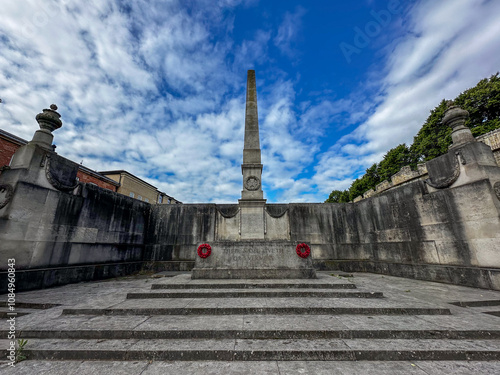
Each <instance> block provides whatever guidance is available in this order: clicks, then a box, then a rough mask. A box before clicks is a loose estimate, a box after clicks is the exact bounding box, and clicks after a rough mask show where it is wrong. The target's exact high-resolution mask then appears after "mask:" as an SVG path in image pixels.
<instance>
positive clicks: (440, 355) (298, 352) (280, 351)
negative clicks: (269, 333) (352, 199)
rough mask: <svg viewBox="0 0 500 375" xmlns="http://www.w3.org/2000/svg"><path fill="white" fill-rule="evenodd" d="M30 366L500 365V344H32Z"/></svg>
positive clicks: (349, 341)
mask: <svg viewBox="0 0 500 375" xmlns="http://www.w3.org/2000/svg"><path fill="white" fill-rule="evenodd" d="M24 353H25V355H26V356H27V357H28V359H34V360H44V359H50V360H108V361H109V360H114V361H137V360H150V361H159V360H162V361H207V360H211V361H259V360H266V361H269V360H273V361H297V360H309V361H402V360H404V361H407V360H434V361H436V360H460V361H462V360H463V361H470V360H476V361H489V360H500V340H487V341H485V340H476V341H471V340H426V339H423V340H395V339H390V340H377V339H371V340H366V339H346V340H342V339H330V340H293V341H290V340H247V339H236V340H234V339H223V340H214V339H209V340H203V339H202V340H195V339H185V340H164V339H161V340H71V339H65V340H36V339H32V340H29V341H28V344H27V346H26V348H25V351H24Z"/></svg>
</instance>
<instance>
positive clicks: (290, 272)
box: [192, 240, 316, 279]
mask: <svg viewBox="0 0 500 375" xmlns="http://www.w3.org/2000/svg"><path fill="white" fill-rule="evenodd" d="M211 247H212V250H211V255H210V256H209V257H208V258H201V257H199V256H197V257H196V261H195V267H194V268H193V271H192V278H193V279H300V278H306V279H310V278H316V273H315V271H314V268H313V264H312V260H311V257H310V256H309V257H307V258H301V257H299V256H298V255H297V253H296V250H295V248H296V244H295V243H293V242H289V241H252V240H251V241H231V242H230V241H225V242H221V241H219V242H214V243H213V244H212V246H211Z"/></svg>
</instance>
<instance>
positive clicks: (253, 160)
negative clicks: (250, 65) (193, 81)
mask: <svg viewBox="0 0 500 375" xmlns="http://www.w3.org/2000/svg"><path fill="white" fill-rule="evenodd" d="M241 173H242V175H243V190H242V191H241V199H240V200H239V205H240V236H241V239H242V240H250V239H261V240H263V239H264V236H265V233H264V232H265V231H264V206H265V204H266V200H265V199H264V193H263V191H262V164H261V155H260V140H259V119H258V112H257V87H256V82H255V70H249V71H248V73H247V98H246V111H245V145H244V148H243V164H242V165H241Z"/></svg>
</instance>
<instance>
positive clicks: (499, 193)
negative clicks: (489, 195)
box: [493, 181, 500, 199]
mask: <svg viewBox="0 0 500 375" xmlns="http://www.w3.org/2000/svg"><path fill="white" fill-rule="evenodd" d="M493 189H495V194H496V195H497V198H498V199H500V181H498V182H496V183H495V185H493Z"/></svg>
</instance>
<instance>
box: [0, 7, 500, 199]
mask: <svg viewBox="0 0 500 375" xmlns="http://www.w3.org/2000/svg"><path fill="white" fill-rule="evenodd" d="M499 15H500V2H498V1H494V0H489V1H487V0H440V1H431V0H421V1H404V0H400V1H398V0H392V1H381V0H364V1H363V0H360V1H351V2H347V1H334V0H329V1H308V2H305V1H290V0H288V1H274V0H273V1H259V0H221V1H212V0H189V1H187V0H165V1H160V0H158V1H146V0H134V1H132V0H130V1H124V0H120V1H119V0H87V1H80V0H31V1H30V0H17V1H5V2H3V4H2V21H3V22H2V23H0V43H1V49H0V98H2V103H1V104H0V128H2V129H4V130H6V131H8V132H11V133H14V134H16V135H18V136H21V137H23V138H26V139H31V137H32V135H33V133H34V131H35V130H36V129H37V124H36V122H35V120H34V116H35V115H36V114H37V113H38V112H40V110H41V109H42V108H47V107H48V106H49V105H50V104H51V103H56V104H57V105H58V106H59V112H60V113H61V115H62V120H63V123H64V125H63V127H62V128H61V129H59V130H57V131H56V132H55V133H54V135H55V143H56V145H57V152H58V153H59V154H60V155H62V156H65V157H67V158H69V159H71V160H74V161H76V162H81V161H83V163H84V164H85V165H86V166H87V167H89V168H91V169H94V170H110V169H126V170H128V171H129V172H131V173H133V174H135V175H137V176H139V177H141V178H143V179H144V180H146V181H148V182H150V183H152V184H153V185H155V186H157V187H158V188H159V189H160V190H162V191H165V192H166V193H167V194H169V195H172V196H174V197H175V198H177V199H179V200H181V201H183V202H185V203H190V202H231V203H234V202H236V201H237V199H238V198H239V197H240V194H241V187H242V181H241V180H242V177H241V169H240V165H241V162H242V148H243V130H244V129H243V127H244V108H245V106H244V105H245V104H244V98H245V84H246V71H247V70H248V69H255V70H256V76H257V93H258V94H257V95H258V105H259V122H260V130H261V133H260V135H261V147H262V161H263V164H264V172H263V188H264V195H265V198H267V199H268V201H269V202H322V201H324V200H325V199H326V198H327V197H328V194H329V193H330V191H331V190H333V189H345V188H348V187H349V185H350V183H351V182H352V180H353V179H354V178H356V177H358V176H359V175H361V174H362V173H363V171H364V170H365V169H366V168H367V167H368V166H370V165H371V164H373V163H374V162H378V161H379V160H380V159H381V157H382V156H383V155H384V153H385V152H387V151H388V150H389V149H390V148H392V147H394V146H396V145H398V144H400V143H403V142H406V143H411V141H412V139H413V136H414V135H415V134H416V132H417V131H418V129H419V128H420V126H421V125H422V123H423V122H424V121H425V119H426V118H427V116H428V114H429V110H431V109H432V108H434V107H435V106H436V105H437V104H438V103H439V101H440V100H441V99H443V98H446V99H451V98H454V97H455V96H456V95H457V94H459V93H460V92H462V91H464V90H465V89H467V88H469V87H472V86H474V85H475V84H476V83H477V82H478V81H479V80H480V79H482V78H484V77H489V76H490V75H491V74H494V73H496V72H497V71H498V70H500V54H499V53H498V51H499V50H500V22H498V16H499Z"/></svg>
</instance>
